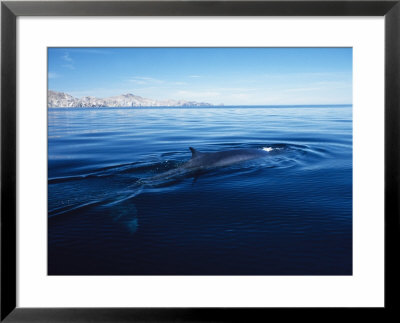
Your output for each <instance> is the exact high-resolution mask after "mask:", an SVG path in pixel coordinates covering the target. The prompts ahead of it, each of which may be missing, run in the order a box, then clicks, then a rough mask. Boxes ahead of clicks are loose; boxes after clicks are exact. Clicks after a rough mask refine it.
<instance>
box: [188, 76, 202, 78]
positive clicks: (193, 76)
mask: <svg viewBox="0 0 400 323" xmlns="http://www.w3.org/2000/svg"><path fill="white" fill-rule="evenodd" d="M189 77H191V78H199V77H201V76H200V75H189Z"/></svg>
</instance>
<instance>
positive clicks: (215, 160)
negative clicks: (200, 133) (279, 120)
mask: <svg viewBox="0 0 400 323" xmlns="http://www.w3.org/2000/svg"><path fill="white" fill-rule="evenodd" d="M189 149H190V151H191V152H192V157H191V158H190V160H188V161H187V162H185V163H184V164H182V165H181V166H179V167H177V168H175V169H172V170H169V171H166V172H164V173H161V174H159V175H156V176H153V177H151V178H147V179H146V180H145V181H143V182H145V183H147V184H149V183H155V182H156V181H159V180H169V179H175V178H177V177H180V176H183V175H186V174H188V173H193V172H199V171H200V172H201V171H203V170H207V169H212V168H217V167H224V166H229V165H233V164H238V163H241V162H245V161H248V160H253V159H257V158H262V157H266V156H268V152H269V150H262V149H254V148H244V149H231V150H223V151H217V152H201V151H199V150H197V149H195V148H193V147H189Z"/></svg>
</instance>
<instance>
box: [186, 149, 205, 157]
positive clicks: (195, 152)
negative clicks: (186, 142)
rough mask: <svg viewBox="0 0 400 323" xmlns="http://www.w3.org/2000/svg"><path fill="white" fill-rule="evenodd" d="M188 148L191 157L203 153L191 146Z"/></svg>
mask: <svg viewBox="0 0 400 323" xmlns="http://www.w3.org/2000/svg"><path fill="white" fill-rule="evenodd" d="M189 149H190V151H191V152H192V159H193V158H196V157H199V156H201V155H203V153H201V152H199V151H198V150H196V149H194V148H193V147H189Z"/></svg>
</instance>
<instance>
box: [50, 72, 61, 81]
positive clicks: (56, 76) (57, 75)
mask: <svg viewBox="0 0 400 323" xmlns="http://www.w3.org/2000/svg"><path fill="white" fill-rule="evenodd" d="M47 76H48V78H49V79H56V78H59V77H61V75H60V74H57V73H55V72H49V74H48V75H47Z"/></svg>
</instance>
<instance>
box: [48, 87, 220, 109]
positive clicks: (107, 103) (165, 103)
mask: <svg viewBox="0 0 400 323" xmlns="http://www.w3.org/2000/svg"><path fill="white" fill-rule="evenodd" d="M47 106H48V107H49V108H101V107H105V108H108V107H171V106H174V107H206V106H212V104H210V103H205V102H195V101H183V100H153V99H146V98H142V97H141V96H137V95H133V94H130V93H128V94H121V95H118V96H112V97H109V98H104V99H100V98H95V97H92V96H85V97H83V98H80V99H78V98H75V97H73V96H72V95H69V94H67V93H64V92H56V91H51V90H49V91H48V92H47Z"/></svg>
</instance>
